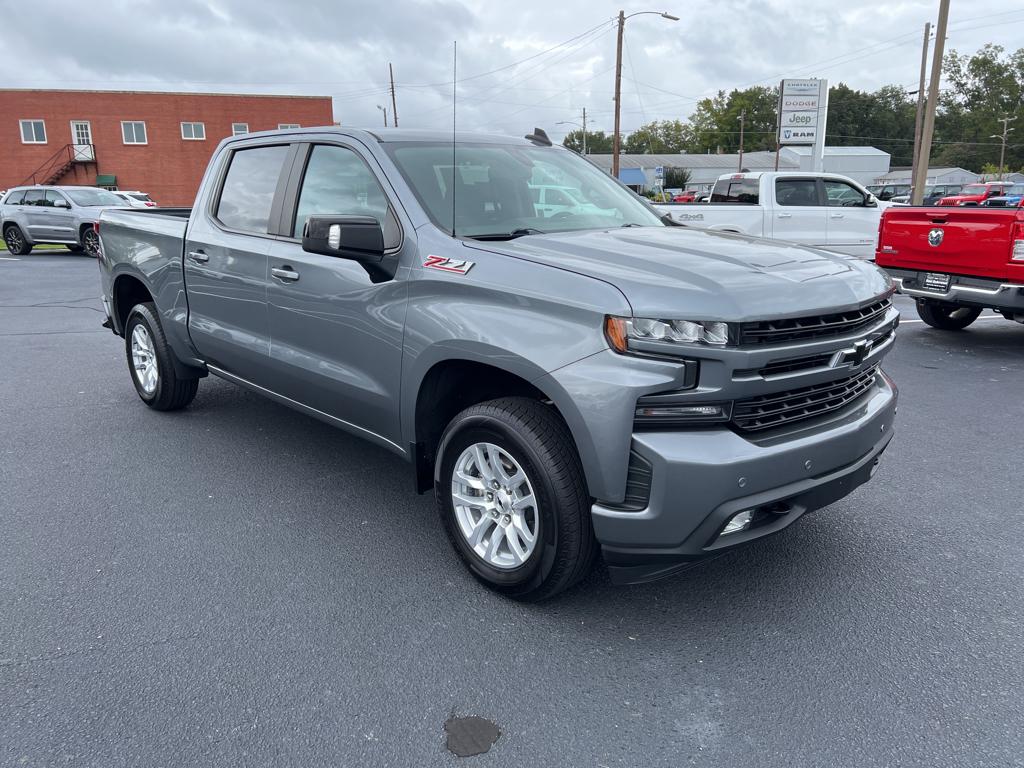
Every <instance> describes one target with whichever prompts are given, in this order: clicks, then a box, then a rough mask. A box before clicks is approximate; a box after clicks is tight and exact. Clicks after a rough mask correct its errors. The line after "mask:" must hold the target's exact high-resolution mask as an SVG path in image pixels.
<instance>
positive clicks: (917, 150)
mask: <svg viewBox="0 0 1024 768" xmlns="http://www.w3.org/2000/svg"><path fill="white" fill-rule="evenodd" d="M931 32H932V23H931V22H930V21H926V22H925V24H924V43H922V44H921V79H920V81H919V82H918V85H917V116H916V117H915V118H914V157H913V159H912V160H911V162H910V166H911V168H912V169H913V170H911V172H910V179H911V181H914V180H916V179H917V161H918V159H919V158H920V155H921V121H922V120H923V119H924V102H925V100H924V72H925V69H927V67H928V38H929V37H931ZM923 196H924V190H923V189H922V190H921V194H920V195H919V194H917V187H916V186H914V187H912V188H911V190H910V204H911V205H920V204H921V200H922V199H923Z"/></svg>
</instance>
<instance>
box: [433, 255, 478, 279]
mask: <svg viewBox="0 0 1024 768" xmlns="http://www.w3.org/2000/svg"><path fill="white" fill-rule="evenodd" d="M475 263H476V262H475V261H459V260H458V259H449V258H448V257H447V256H427V260H426V261H424V262H423V266H424V268H425V269H440V270H441V271H442V272H455V273H456V274H459V275H464V274H466V273H467V272H469V270H471V269H472V268H473V265H474V264H475Z"/></svg>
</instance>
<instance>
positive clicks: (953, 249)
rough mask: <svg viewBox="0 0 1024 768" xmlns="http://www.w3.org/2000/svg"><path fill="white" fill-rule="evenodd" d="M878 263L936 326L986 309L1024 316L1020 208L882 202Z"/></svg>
mask: <svg viewBox="0 0 1024 768" xmlns="http://www.w3.org/2000/svg"><path fill="white" fill-rule="evenodd" d="M875 263H876V264H877V265H878V266H880V267H882V268H883V269H885V271H886V272H888V273H889V276H890V277H892V279H893V282H895V283H896V288H897V290H899V292H900V293H903V294H906V295H907V296H913V297H914V298H915V299H916V300H917V314H918V315H919V316H920V317H921V319H922V320H924V322H925V323H927V324H928V325H930V326H932V327H933V328H941V329H942V330H946V331H957V330H961V329H963V328H966V327H967V326H968V325H970V324H971V323H973V322H974V321H975V320H977V319H978V315H980V314H981V312H982V310H984V309H994V310H995V311H996V312H998V313H1000V314H1001V315H1002V316H1003V317H1005V318H1006V319H1007V320H1016V321H1017V322H1018V323H1024V208H990V207H987V206H985V207H977V206H972V207H968V208H961V209H960V210H959V211H943V210H938V209H936V208H910V207H906V206H893V207H891V208H886V209H885V211H883V212H882V221H881V223H880V225H879V231H878V250H877V251H876V253H875Z"/></svg>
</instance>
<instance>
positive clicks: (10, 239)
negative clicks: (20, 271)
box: [0, 186, 125, 256]
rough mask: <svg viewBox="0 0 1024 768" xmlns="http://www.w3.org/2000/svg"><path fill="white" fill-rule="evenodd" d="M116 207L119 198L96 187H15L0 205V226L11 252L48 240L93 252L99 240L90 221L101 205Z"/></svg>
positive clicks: (17, 253)
mask: <svg viewBox="0 0 1024 768" xmlns="http://www.w3.org/2000/svg"><path fill="white" fill-rule="evenodd" d="M119 207H125V202H124V201H123V200H121V198H119V197H117V196H116V195H114V194H113V193H111V192H108V191H107V190H105V189H99V188H98V187H70V186H69V187H15V188H13V189H11V190H8V192H7V194H6V195H4V198H3V203H2V205H0V219H2V223H0V226H2V227H3V236H4V242H5V243H6V244H7V250H8V251H10V252H11V254H13V255H15V256H22V255H24V254H26V253H29V252H30V251H31V250H32V247H33V246H36V245H42V244H48V243H54V244H58V245H66V246H67V247H68V249H69V250H71V251H73V252H78V251H83V250H84V251H87V252H88V253H90V254H91V255H93V256H97V255H99V242H100V241H99V237H98V236H97V234H96V231H95V229H94V228H93V224H95V223H96V222H97V221H99V218H100V212H101V211H102V210H103V209H104V208H119Z"/></svg>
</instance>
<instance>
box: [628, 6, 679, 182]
mask: <svg viewBox="0 0 1024 768" xmlns="http://www.w3.org/2000/svg"><path fill="white" fill-rule="evenodd" d="M646 14H652V15H654V16H661V18H663V19H668V20H669V21H679V17H678V16H673V15H672V14H671V13H668V12H665V11H637V12H636V13H631V14H629V15H628V16H627V15H626V12H625V11H619V35H618V39H617V40H616V42H615V134H614V136H613V137H612V176H613V177H614V178H616V179H617V178H619V143H620V142H619V121H620V118H621V114H620V113H621V108H622V98H621V97H622V32H623V30H624V29H625V28H626V19H631V18H633V17H634V16H644V15H646Z"/></svg>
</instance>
